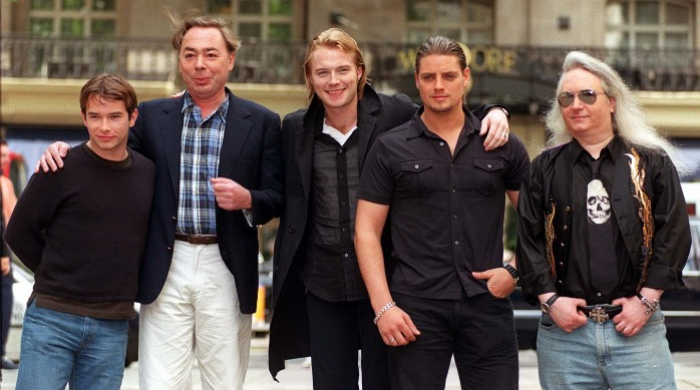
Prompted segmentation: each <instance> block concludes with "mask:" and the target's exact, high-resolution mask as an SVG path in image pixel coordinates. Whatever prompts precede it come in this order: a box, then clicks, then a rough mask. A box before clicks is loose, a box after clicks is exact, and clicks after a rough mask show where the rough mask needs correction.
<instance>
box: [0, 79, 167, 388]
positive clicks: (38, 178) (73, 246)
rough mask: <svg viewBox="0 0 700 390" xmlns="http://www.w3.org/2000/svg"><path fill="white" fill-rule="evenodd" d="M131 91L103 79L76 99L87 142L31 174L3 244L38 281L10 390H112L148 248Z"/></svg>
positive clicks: (148, 176) (143, 172) (144, 181)
mask: <svg viewBox="0 0 700 390" xmlns="http://www.w3.org/2000/svg"><path fill="white" fill-rule="evenodd" d="M136 104H137V101H136V93H135V92H134V89H133V87H132V86H131V85H130V84H129V83H128V82H127V81H126V80H124V79H123V78H121V77H120V76H117V75H100V76H97V77H95V78H93V79H91V80H90V81H88V82H87V83H86V84H85V85H84V86H83V88H82V90H81V93H80V109H81V113H82V117H83V121H84V123H85V126H86V127H87V129H88V132H89V135H90V140H89V141H88V142H87V143H84V144H82V145H80V146H78V147H76V148H74V150H73V153H71V154H70V156H68V157H66V158H65V159H64V163H65V165H64V169H62V170H60V171H58V172H51V173H43V172H40V173H37V174H35V175H34V176H33V177H32V179H31V180H30V181H29V184H28V185H27V188H26V189H25V191H24V193H23V194H22V196H21V197H20V199H19V201H18V202H17V206H16V207H15V210H14V213H13V216H12V220H11V221H10V223H9V225H8V227H7V232H6V234H5V238H6V240H7V243H8V244H9V245H10V247H11V248H12V250H13V251H14V252H15V254H16V255H17V256H18V257H19V259H20V260H21V261H22V262H23V263H24V264H25V265H26V266H27V267H29V268H30V269H31V270H32V271H34V272H35V283H34V291H33V292H32V295H31V297H30V299H29V302H28V307H27V311H26V314H25V318H24V326H23V333H22V344H21V354H20V359H21V361H22V365H21V367H20V371H19V377H18V380H17V389H48V388H52V389H54V388H64V387H65V385H66V384H67V383H70V387H71V388H78V389H81V388H95V389H119V387H120V386H121V380H122V376H123V371H124V357H125V353H126V343H127V338H128V320H129V319H130V318H131V317H133V313H134V311H133V304H134V300H135V299H136V291H137V281H138V270H139V264H140V260H141V257H142V255H143V250H144V247H145V242H146V232H147V229H148V221H149V212H150V208H151V202H152V198H153V183H154V179H155V167H154V165H153V163H152V162H151V161H149V160H148V159H146V158H145V157H143V156H141V155H140V154H137V153H135V152H133V151H131V150H130V149H128V148H127V146H126V142H127V138H128V134H129V127H130V126H133V125H134V122H135V121H136V117H137V116H138V111H137V109H136Z"/></svg>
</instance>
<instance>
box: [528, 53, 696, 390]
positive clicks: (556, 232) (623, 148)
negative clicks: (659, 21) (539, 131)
mask: <svg viewBox="0 0 700 390" xmlns="http://www.w3.org/2000/svg"><path fill="white" fill-rule="evenodd" d="M556 96H557V98H556V101H554V102H553V103H552V108H551V109H550V111H549V113H548V114H547V117H546V120H547V126H548V128H549V130H550V131H551V132H552V137H551V138H550V140H549V146H551V148H550V149H548V150H546V151H544V152H543V153H542V154H541V155H540V156H538V157H537V158H536V159H535V160H534V161H533V162H532V167H531V170H530V173H529V175H528V176H527V177H526V178H525V181H524V182H523V186H522V188H521V190H520V201H519V205H518V214H519V217H520V223H519V227H518V252H517V253H518V256H517V261H518V270H519V271H520V273H521V275H522V276H521V282H522V286H523V293H524V295H525V299H526V300H527V301H528V302H530V303H531V304H536V303H539V304H540V306H541V308H542V311H543V314H542V317H541V319H540V328H539V332H538V336H537V354H538V360H539V372H540V383H541V385H542V387H543V388H544V389H562V388H566V389H593V388H605V389H607V388H612V389H642V388H644V389H675V388H676V387H675V382H674V375H673V361H672V360H671V354H670V351H669V347H668V342H667V340H666V338H665V334H666V328H665V325H664V319H663V315H662V313H661V310H659V307H660V304H659V301H660V299H661V295H662V294H663V292H664V291H666V290H671V289H676V288H679V287H682V286H683V281H682V279H681V271H682V269H683V266H684V265H685V262H686V259H687V255H688V251H689V249H690V228H689V224H688V215H687V213H686V208H685V200H684V199H683V194H682V192H681V186H680V180H679V176H678V169H683V167H684V165H683V164H681V163H679V162H678V159H677V156H678V153H677V150H676V149H675V148H674V147H673V146H672V145H671V144H670V143H669V142H668V141H667V140H665V139H664V138H663V137H661V136H660V135H659V134H658V133H657V131H656V130H655V129H654V128H653V127H652V126H650V125H649V124H648V123H647V122H646V121H645V119H644V116H643V114H642V111H641V109H640V106H639V104H638V103H636V101H635V100H634V97H633V96H632V93H631V92H630V90H629V88H628V87H627V86H626V85H625V83H624V82H623V81H622V79H621V78H620V76H619V75H618V74H617V73H616V72H615V71H614V70H613V69H612V68H611V67H610V66H608V65H607V64H605V63H604V62H602V61H600V60H598V59H596V58H593V57H591V56H590V55H588V54H585V53H582V52H571V53H569V54H568V55H567V57H566V59H565V60H564V66H563V73H562V76H561V78H560V80H559V84H558V86H557V95H556ZM674 162H675V163H676V165H674ZM677 166H678V167H679V168H678V169H677V168H676V167H677ZM613 179H614V180H613Z"/></svg>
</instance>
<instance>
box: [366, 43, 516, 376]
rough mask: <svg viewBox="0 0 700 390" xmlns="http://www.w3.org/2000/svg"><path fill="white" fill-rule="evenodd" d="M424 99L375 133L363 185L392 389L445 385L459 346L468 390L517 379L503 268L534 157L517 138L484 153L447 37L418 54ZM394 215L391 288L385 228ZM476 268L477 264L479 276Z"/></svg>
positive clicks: (510, 282) (378, 320)
mask: <svg viewBox="0 0 700 390" xmlns="http://www.w3.org/2000/svg"><path fill="white" fill-rule="evenodd" d="M415 80H416V86H417V87H418V90H419V92H420V96H421V100H422V101H423V104H424V105H423V107H421V108H420V109H419V110H418V112H417V113H416V114H415V115H414V116H413V119H411V121H409V122H407V123H406V124H404V125H402V126H399V127H398V128H395V129H393V130H391V131H389V132H387V133H385V134H383V135H381V136H379V137H378V138H377V141H376V142H375V144H374V146H373V148H372V150H371V152H370V154H369V156H368V159H367V163H366V164H365V167H364V171H363V174H362V178H361V180H360V189H359V192H358V198H359V199H360V200H359V202H358V209H357V222H356V232H357V233H356V248H357V254H358V260H359V264H360V269H361V271H362V276H363V278H364V280H365V285H366V286H367V290H368V292H369V296H370V300H371V303H372V306H373V308H374V310H375V313H377V314H376V316H375V319H374V323H375V324H376V325H377V327H378V328H379V332H380V334H381V337H382V340H383V341H384V342H385V343H386V344H387V345H389V346H390V347H392V348H389V376H390V380H391V386H392V388H395V389H443V388H444V387H445V380H446V378H447V372H448V368H449V365H450V359H451V357H452V356H453V355H454V357H455V361H456V363H457V369H458V372H459V377H460V382H461V384H462V387H463V388H470V389H472V388H481V389H517V388H518V351H517V342H516V336H515V328H514V323H513V311H512V306H511V304H510V301H509V300H508V299H503V298H504V297H506V296H507V295H508V294H510V293H511V292H512V291H513V289H514V288H515V283H514V279H513V277H512V276H511V274H510V273H509V272H508V271H507V270H506V269H505V268H503V265H502V259H503V240H502V237H503V215H504V209H505V199H504V198H505V195H506V193H507V194H508V197H509V199H510V200H511V202H512V203H513V204H517V196H518V189H519V188H520V183H521V179H522V177H523V176H524V175H525V173H526V172H527V169H528V166H529V160H528V157H527V153H526V150H525V147H524V146H523V144H522V143H521V142H520V141H519V140H518V139H517V138H515V137H512V138H511V140H510V142H508V144H506V145H505V146H504V147H502V148H499V149H497V150H495V151H491V152H486V151H485V149H484V147H483V144H482V142H481V138H480V136H479V133H478V131H479V128H480V126H481V123H480V121H479V120H478V119H477V118H476V117H475V116H474V115H473V114H472V113H471V112H470V111H469V110H468V109H467V107H466V106H464V105H463V101H464V93H465V92H464V91H465V90H466V86H467V83H468V80H469V68H467V65H466V58H465V55H464V52H463V50H462V49H461V47H460V46H459V45H458V44H457V43H456V42H454V41H452V40H450V39H448V38H445V37H434V38H430V39H428V40H427V41H426V42H424V43H423V44H422V45H421V46H420V48H419V49H418V54H417V55H416V70H415ZM388 217H390V221H391V223H390V227H391V239H392V243H393V248H394V249H393V252H392V260H393V261H394V262H395V269H394V272H393V276H392V278H391V285H390V287H391V291H390V289H389V285H388V283H387V278H386V275H385V266H384V258H383V255H382V250H381V242H380V239H381V235H382V231H383V228H384V224H385V222H386V221H387V218H388ZM475 273H476V274H475Z"/></svg>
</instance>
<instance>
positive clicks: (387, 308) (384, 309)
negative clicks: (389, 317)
mask: <svg viewBox="0 0 700 390" xmlns="http://www.w3.org/2000/svg"><path fill="white" fill-rule="evenodd" d="M394 306H396V302H389V303H387V304H386V305H385V306H384V307H382V310H379V313H377V315H376V316H375V317H374V320H373V321H374V325H377V322H379V319H380V318H382V316H383V315H384V313H386V312H387V310H389V309H391V308H392V307H394Z"/></svg>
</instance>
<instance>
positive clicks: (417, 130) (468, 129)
mask: <svg viewBox="0 0 700 390" xmlns="http://www.w3.org/2000/svg"><path fill="white" fill-rule="evenodd" d="M424 110H425V106H420V108H418V111H416V113H415V114H414V115H413V119H412V121H413V122H414V123H415V126H411V127H410V129H409V133H408V135H407V137H408V138H415V137H419V136H420V135H425V136H427V137H432V138H435V137H436V135H435V133H433V132H432V131H430V129H428V126H426V125H425V123H424V122H423V120H422V119H421V117H420V116H421V114H423V111H424ZM462 110H463V111H464V115H465V118H464V126H463V127H462V131H461V132H460V133H459V138H460V139H462V138H467V137H468V136H470V135H471V134H472V133H474V132H478V131H479V130H480V129H481V121H480V120H479V118H477V117H476V116H474V114H472V113H471V112H470V111H469V109H468V108H467V106H465V105H463V106H462Z"/></svg>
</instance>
